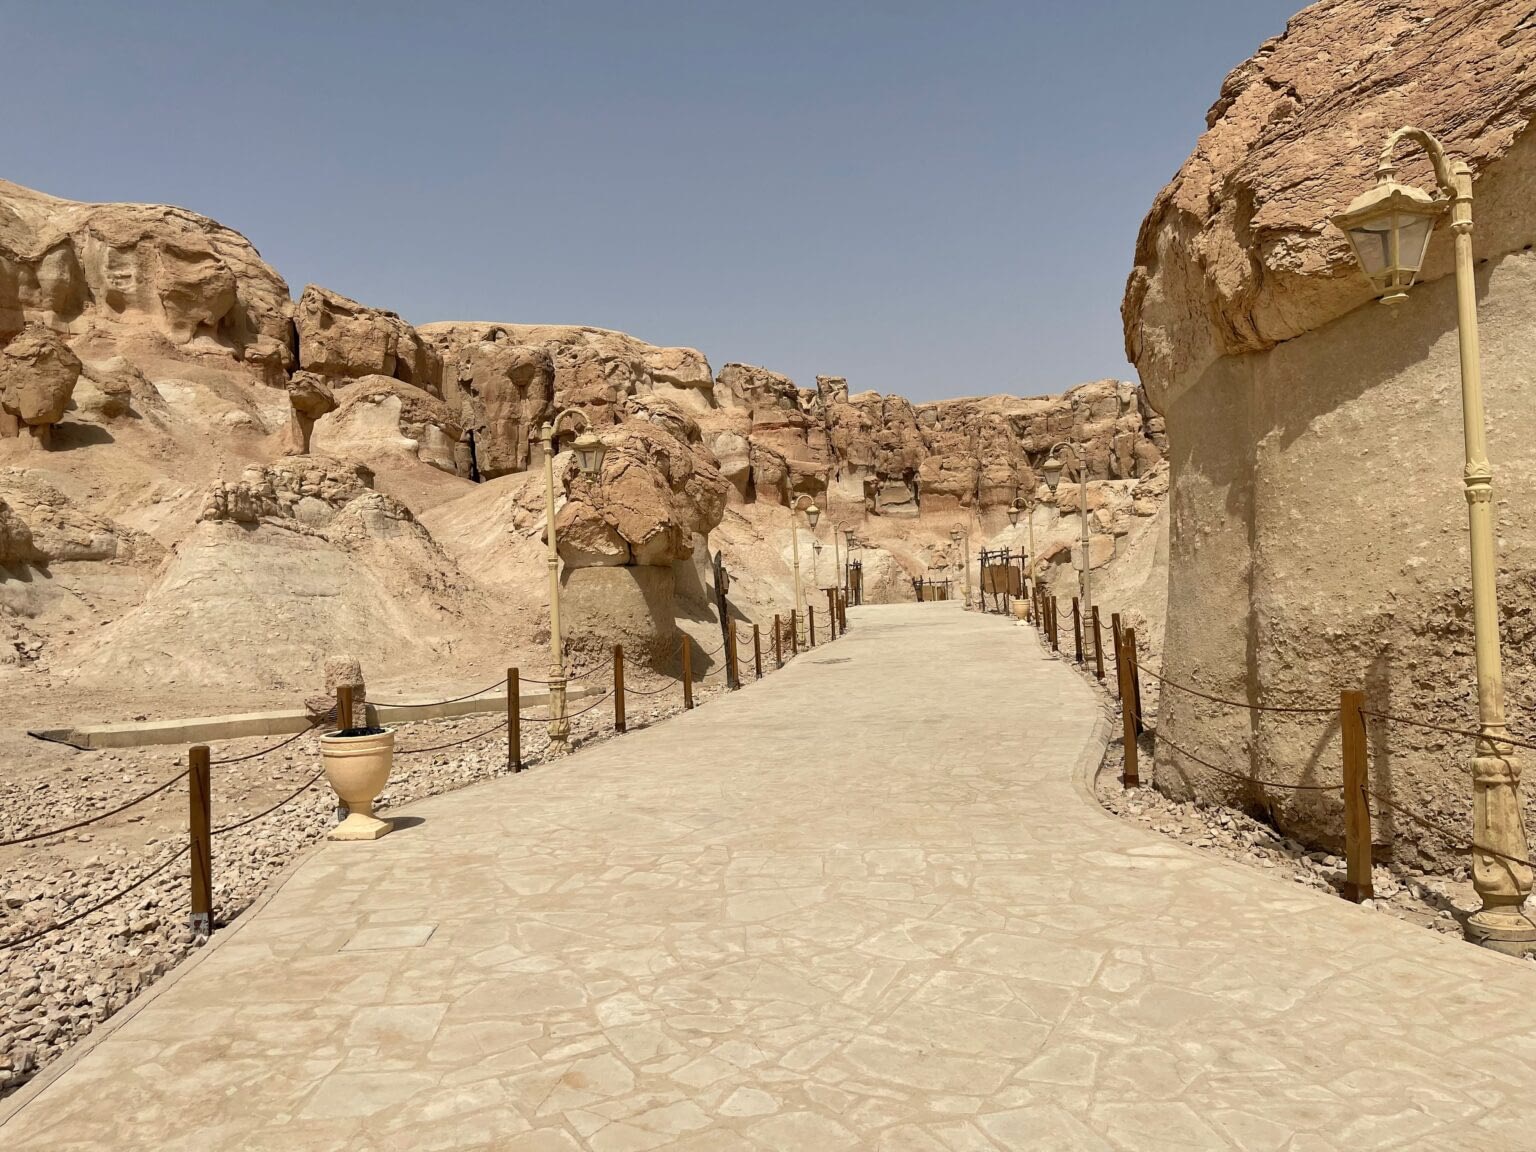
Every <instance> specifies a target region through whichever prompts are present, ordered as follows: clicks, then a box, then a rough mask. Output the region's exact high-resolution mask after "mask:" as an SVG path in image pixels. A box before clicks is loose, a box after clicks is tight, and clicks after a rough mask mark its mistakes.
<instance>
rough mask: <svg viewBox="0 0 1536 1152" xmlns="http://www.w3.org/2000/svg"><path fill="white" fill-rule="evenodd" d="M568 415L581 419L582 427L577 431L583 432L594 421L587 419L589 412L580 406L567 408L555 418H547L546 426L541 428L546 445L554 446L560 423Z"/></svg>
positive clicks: (548, 446)
mask: <svg viewBox="0 0 1536 1152" xmlns="http://www.w3.org/2000/svg"><path fill="white" fill-rule="evenodd" d="M567 416H569V417H571V418H573V419H576V420H580V421H581V427H579V428H577V429H575V430H576V431H577V432H581V431H584V430H586V429H588V428H591V427H592V421H590V420H588V419H587V414H586V413H585V412H583V411H582V410H581V409H580V408H567V409H565V410H564V411H563V412H561V413H560V414H559V415H558V416H556V417H555V418H554V419H553V420H546V421H545V422H544V427H543V428H541V429H540V430H539V435H540V436H541V437H542V438H543V440H544V447H546V448H553V447H554V443H555V436H556V434H557V433H558V432H559V431H560V423H561V421H563V420H564V419H565V418H566V417H567Z"/></svg>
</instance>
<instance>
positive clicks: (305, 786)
mask: <svg viewBox="0 0 1536 1152" xmlns="http://www.w3.org/2000/svg"><path fill="white" fill-rule="evenodd" d="M323 775H325V769H324V768H321V769H320V770H319V771H318V772H316V773H315V774H314V775H313V776H311V777H310V778H309V779H308V780H306V781H304V783H302V784H300V785H299V786H298V787H297V788H295V789H294V790H293V791H292V792H290V793H288V795H286V796H284V797H283V798H282V799H281V800H279V801H278V802H277V803H276V804H274V805H272V806H271V807H270V808H263V809H262V810H261V811H260V812H258V813H256V814H255V815H254V816H247V817H246V818H245V819H243V820H237V821H235V823H233V824H225V825H224V826H223V827H222V828H215V829H214V830H213V831H212V832H211V833H210V835H213V836H222V835H224V833H226V832H233V831H235V829H237V828H244V827H245V826H246V825H247V824H254V823H256V821H258V820H261V819H263V818H265V817H267V816H270V815H272V813H274V812H276V811H277V810H278V809H279V808H282V807H283V806H284V805H286V804H288V803H289V802H291V801H293V800H296V799H298V797H300V796H302V795H303V794H304V793H305V792H307V791H309V789H310V788H312V787H313V786H314V783H315V781H316V780H319V779H320V777H321V776H323Z"/></svg>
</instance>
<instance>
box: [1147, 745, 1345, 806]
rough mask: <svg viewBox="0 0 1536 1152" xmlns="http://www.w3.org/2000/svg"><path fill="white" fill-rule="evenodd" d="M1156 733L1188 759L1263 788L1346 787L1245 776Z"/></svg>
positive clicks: (1321, 789)
mask: <svg viewBox="0 0 1536 1152" xmlns="http://www.w3.org/2000/svg"><path fill="white" fill-rule="evenodd" d="M1155 735H1156V737H1157V742H1158V743H1159V744H1167V745H1168V747H1170V748H1172V749H1173V750H1174V751H1175V752H1177V753H1179V754H1180V755H1181V756H1185V757H1187V758H1188V759H1190V760H1193V761H1194V762H1195V763H1196V764H1199V765H1200V766H1201V767H1204V768H1209V769H1210V770H1211V771H1212V772H1219V773H1220V774H1221V775H1223V776H1230V777H1231V778H1232V779H1234V780H1243V781H1246V782H1247V783H1249V784H1257V785H1259V786H1260V787H1262V788H1284V789H1287V790H1289V791H1292V792H1337V791H1342V790H1343V788H1344V785H1343V784H1342V783H1339V784H1281V783H1280V782H1279V781H1276V780H1260V779H1259V778H1258V777H1256V776H1245V775H1244V774H1243V773H1241V772H1233V771H1230V770H1228V769H1226V768H1218V767H1217V766H1216V765H1215V764H1212V763H1211V762H1210V761H1209V760H1202V759H1201V758H1200V757H1199V756H1196V755H1195V754H1194V753H1193V752H1190V751H1189V750H1187V749H1185V748H1181V747H1179V746H1178V745H1177V744H1175V743H1174V742H1173V741H1172V740H1169V739H1168V737H1166V736H1164V735H1163V734H1162V733H1161V732H1157V733H1156V734H1155Z"/></svg>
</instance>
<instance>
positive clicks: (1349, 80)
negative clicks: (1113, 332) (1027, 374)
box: [1123, 0, 1536, 868]
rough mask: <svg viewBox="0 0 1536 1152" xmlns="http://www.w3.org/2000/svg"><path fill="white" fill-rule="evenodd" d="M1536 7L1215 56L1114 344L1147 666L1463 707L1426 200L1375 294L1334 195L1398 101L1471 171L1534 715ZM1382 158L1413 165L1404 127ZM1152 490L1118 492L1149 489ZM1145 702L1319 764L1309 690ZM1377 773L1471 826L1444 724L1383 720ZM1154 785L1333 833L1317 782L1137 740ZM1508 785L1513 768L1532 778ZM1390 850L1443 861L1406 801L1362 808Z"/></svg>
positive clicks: (1446, 290)
mask: <svg viewBox="0 0 1536 1152" xmlns="http://www.w3.org/2000/svg"><path fill="white" fill-rule="evenodd" d="M1533 56H1536V19H1533V15H1532V12H1531V5H1530V4H1529V3H1514V2H1498V0H1495V2H1490V3H1480V4H1465V3H1452V2H1449V0H1413V2H1408V0H1325V2H1323V3H1319V4H1314V5H1312V6H1311V7H1309V8H1307V9H1306V10H1304V11H1303V12H1301V13H1300V14H1299V15H1297V16H1296V17H1295V18H1293V19H1292V21H1291V22H1290V25H1289V27H1288V28H1287V30H1286V33H1285V35H1284V36H1282V37H1279V38H1277V39H1275V40H1272V41H1270V42H1268V43H1266V44H1264V45H1262V46H1261V47H1260V48H1259V50H1258V52H1257V54H1256V55H1255V56H1254V58H1253V59H1252V60H1250V61H1248V62H1247V63H1246V64H1244V65H1242V66H1240V67H1239V68H1237V69H1236V70H1235V71H1233V73H1232V74H1231V76H1229V77H1228V79H1227V81H1226V83H1225V84H1224V85H1223V87H1222V91H1221V94H1220V98H1219V100H1218V102H1217V103H1216V105H1215V106H1214V107H1213V108H1212V109H1211V113H1210V117H1209V129H1208V131H1207V132H1206V133H1205V134H1204V135H1203V136H1202V137H1201V139H1200V141H1199V143H1198V144H1197V146H1196V148H1195V151H1194V153H1193V154H1192V155H1191V156H1190V158H1189V160H1188V161H1187V162H1186V163H1185V165H1184V167H1183V168H1182V169H1181V170H1180V172H1179V174H1178V175H1177V176H1176V177H1175V178H1174V180H1173V182H1172V183H1171V184H1170V185H1169V186H1168V188H1166V189H1165V190H1164V191H1163V192H1162V193H1161V194H1160V195H1159V196H1158V197H1157V199H1156V201H1155V202H1154V204H1153V206H1152V210H1151V212H1150V214H1149V215H1148V217H1147V220H1146V222H1145V223H1144V225H1143V226H1142V230H1141V236H1140V239H1139V241H1138V244H1137V253H1136V268H1135V269H1134V271H1133V272H1132V273H1131V277H1130V281H1129V284H1128V286H1127V291H1126V296H1125V302H1124V308H1123V313H1124V319H1125V330H1126V346H1127V349H1128V352H1129V354H1130V356H1131V357H1132V359H1133V360H1134V361H1135V362H1136V365H1137V368H1138V369H1139V371H1140V373H1141V377H1142V381H1143V383H1144V384H1145V386H1146V388H1147V390H1148V394H1149V396H1150V398H1151V400H1152V402H1153V403H1154V405H1155V406H1156V407H1157V408H1158V410H1159V411H1161V412H1162V413H1163V414H1164V415H1165V416H1166V417H1167V421H1168V429H1169V439H1170V458H1171V464H1172V472H1171V490H1170V497H1169V498H1170V500H1171V508H1170V515H1171V521H1172V525H1173V534H1172V540H1171V546H1170V556H1169V564H1170V571H1169V587H1170V589H1171V598H1170V604H1169V617H1168V635H1167V646H1166V650H1165V658H1166V663H1165V666H1164V671H1165V672H1166V673H1167V674H1168V675H1169V676H1171V677H1172V678H1173V679H1175V680H1177V681H1180V682H1184V683H1190V684H1194V685H1199V686H1201V687H1203V688H1204V689H1206V690H1207V691H1209V692H1212V693H1214V694H1216V695H1220V696H1223V697H1226V698H1229V699H1237V700H1242V701H1248V702H1252V703H1265V704H1308V705H1318V706H1321V707H1323V708H1329V707H1332V706H1335V705H1336V704H1337V700H1338V696H1337V692H1338V691H1339V690H1341V689H1346V688H1348V689H1363V690H1365V691H1366V692H1367V695H1368V699H1369V700H1370V702H1371V705H1372V707H1373V708H1374V709H1376V710H1379V711H1383V712H1388V713H1395V714H1399V715H1402V714H1406V715H1408V716H1410V717H1413V718H1416V719H1420V720H1425V721H1429V722H1432V723H1439V724H1443V725H1445V726H1447V727H1457V728H1466V727H1469V726H1470V725H1472V724H1473V723H1474V722H1475V719H1476V711H1475V707H1474V699H1473V693H1472V688H1471V685H1472V683H1473V665H1472V658H1471V626H1470V619H1469V590H1468V583H1469V576H1468V562H1467V553H1466V510H1465V503H1464V500H1463V497H1462V494H1461V491H1460V489H1461V482H1460V476H1461V472H1462V433H1461V427H1462V415H1461V410H1460V396H1459V389H1458V377H1459V371H1458V350H1457V339H1456V310H1455V301H1454V291H1453V285H1452V282H1451V278H1450V276H1449V273H1450V271H1451V244H1450V237H1449V235H1448V229H1446V228H1444V227H1441V228H1438V229H1437V235H1436V237H1435V238H1434V239H1433V240H1432V241H1431V243H1430V248H1429V255H1428V259H1427V261H1426V263H1425V266H1424V270H1423V273H1422V276H1421V283H1420V284H1419V286H1418V287H1416V288H1415V289H1414V290H1413V292H1412V293H1411V295H1410V298H1409V299H1408V300H1407V301H1406V302H1405V303H1403V304H1400V305H1398V306H1396V307H1394V308H1385V307H1382V306H1380V305H1378V304H1375V303H1372V302H1371V290H1370V288H1369V286H1368V284H1367V281H1366V279H1365V277H1364V276H1363V275H1362V274H1361V273H1360V271H1359V270H1358V268H1357V267H1355V266H1354V264H1353V261H1352V259H1351V258H1350V256H1349V251H1348V246H1347V243H1346V241H1345V239H1344V238H1343V237H1342V236H1341V235H1340V234H1339V233H1338V231H1337V230H1336V229H1335V228H1334V227H1333V226H1332V225H1331V224H1330V223H1329V218H1330V216H1331V215H1332V214H1334V213H1336V212H1338V211H1341V210H1342V209H1343V208H1344V207H1345V206H1346V205H1347V204H1348V202H1349V201H1350V200H1351V199H1352V198H1353V197H1354V196H1355V195H1357V194H1358V193H1359V192H1361V191H1363V190H1365V189H1366V188H1369V187H1370V186H1371V185H1372V184H1373V183H1374V181H1373V178H1372V172H1373V170H1374V167H1375V164H1376V159H1377V154H1378V152H1379V150H1380V148H1381V145H1382V143H1383V142H1384V140H1385V139H1386V137H1387V135H1388V133H1390V132H1391V131H1392V130H1393V129H1395V128H1397V127H1399V126H1400V125H1403V124H1416V125H1418V126H1419V127H1422V128H1424V129H1427V130H1428V131H1430V132H1432V133H1434V134H1435V135H1437V136H1438V137H1439V138H1440V139H1441V140H1442V141H1443V142H1444V144H1445V146H1446V147H1447V149H1448V150H1449V151H1450V152H1451V153H1452V154H1453V156H1454V157H1455V158H1459V159H1464V160H1466V161H1467V162H1468V163H1469V164H1470V165H1471V166H1472V169H1473V172H1474V174H1475V202H1474V206H1473V215H1474V220H1475V222H1476V230H1475V231H1474V233H1473V244H1474V248H1475V251H1476V255H1477V259H1478V270H1477V286H1478V295H1479V303H1480V309H1481V319H1482V353H1483V366H1484V379H1485V385H1486V394H1487V405H1488V428H1489V445H1490V452H1491V454H1492V459H1493V466H1494V471H1495V473H1496V477H1497V478H1496V484H1497V485H1498V491H1497V496H1496V499H1497V501H1498V503H1497V517H1498V521H1499V533H1500V542H1499V544H1500V551H1499V564H1500V568H1501V577H1500V583H1501V602H1502V606H1503V630H1504V641H1505V654H1506V677H1505V683H1506V690H1507V695H1508V704H1509V711H1510V716H1511V721H1512V725H1513V727H1514V729H1515V730H1516V732H1518V733H1521V734H1523V735H1529V734H1530V732H1531V728H1532V724H1533V723H1536V666H1533V665H1532V662H1531V658H1530V653H1531V651H1532V649H1531V640H1532V634H1531V628H1530V623H1529V622H1530V620H1531V619H1532V612H1531V608H1532V607H1533V605H1536V516H1533V513H1532V509H1533V508H1536V479H1533V478H1536V417H1533V412H1536V408H1533V406H1532V403H1531V385H1532V378H1531V374H1530V368H1529V365H1530V363H1531V361H1532V359H1533V353H1536V338H1533V332H1536V327H1533V325H1532V319H1531V318H1532V316H1533V314H1536V256H1533V254H1532V252H1531V246H1532V243H1533V242H1536V208H1533V201H1532V199H1531V196H1530V188H1531V187H1532V184H1533V181H1536V138H1533V136H1532V134H1531V133H1530V132H1529V131H1527V127H1528V124H1529V122H1530V118H1531V115H1532V113H1533V111H1536V73H1533V72H1532V70H1531V68H1530V61H1531V60H1532V58H1533ZM1399 159H1400V161H1401V163H1402V168H1401V171H1400V173H1399V178H1400V179H1403V180H1406V181H1409V182H1413V183H1417V184H1419V185H1421V186H1425V185H1426V184H1427V183H1428V181H1429V174H1428V169H1427V164H1426V162H1425V160H1424V158H1423V156H1422V155H1420V154H1418V153H1416V152H1415V151H1414V150H1413V149H1411V148H1404V149H1403V150H1402V151H1401V153H1400V155H1399ZM1156 498H1157V497H1156V495H1155V493H1148V494H1147V496H1145V497H1142V498H1141V499H1142V500H1144V501H1146V502H1149V503H1150V502H1152V501H1155V500H1156ZM1158 729H1159V731H1160V732H1161V733H1163V734H1165V735H1166V736H1167V737H1168V738H1169V740H1171V741H1173V742H1176V743H1178V744H1179V745H1181V746H1182V747H1184V748H1187V749H1190V750H1191V751H1192V752H1194V753H1195V754H1197V755H1200V756H1203V757H1205V758H1207V759H1212V760H1213V762H1218V763H1223V764H1224V766H1226V767H1228V768H1229V769H1230V770H1238V771H1242V772H1246V773H1248V774H1250V775H1251V776H1254V777H1256V778H1258V779H1262V780H1274V781H1278V782H1281V783H1289V784H1297V783H1305V784H1323V783H1327V782H1329V781H1333V780H1337V779H1338V773H1339V750H1338V736H1337V731H1336V729H1335V728H1331V727H1330V726H1329V724H1328V721H1327V718H1326V717H1314V718H1310V719H1308V718H1303V717H1301V716H1299V715H1297V714H1285V713H1267V712H1259V713H1249V712H1247V711H1245V710H1243V709H1231V708H1224V707H1221V706H1218V705H1214V704H1211V703H1209V702H1207V701H1202V700H1199V699H1197V698H1194V697H1191V696H1188V695H1185V694H1182V693H1179V692H1176V691H1173V690H1165V691H1163V693H1162V694H1161V699H1160V702H1159V717H1158ZM1371 739H1372V748H1371V764H1372V768H1371V772H1372V781H1373V786H1374V787H1376V788H1377V789H1379V790H1382V791H1383V792H1386V793H1388V794H1390V795H1391V797H1392V798H1393V799H1394V801H1395V802H1397V803H1401V804H1403V805H1405V806H1407V807H1409V808H1410V809H1412V810H1413V811H1415V812H1416V813H1419V814H1421V815H1422V816H1424V817H1426V818H1428V819H1432V820H1438V821H1440V822H1442V823H1445V824H1448V825H1450V826H1452V827H1456V828H1470V823H1469V819H1468V814H1467V813H1468V807H1469V804H1470V788H1469V786H1468V782H1467V772H1468V759H1469V757H1470V755H1471V749H1470V745H1469V743H1468V742H1467V741H1465V740H1459V739H1451V740H1446V739H1445V738H1443V737H1442V736H1439V735H1436V734H1433V733H1426V732H1422V731H1415V730H1412V729H1409V728H1405V727H1402V726H1396V725H1390V724H1385V723H1380V722H1378V723H1377V724H1373V727H1372V734H1371ZM1156 782H1157V785H1158V787H1159V788H1162V789H1164V790H1166V791H1169V792H1170V793H1173V794H1175V795H1180V796H1187V795H1191V794H1194V795H1197V796H1199V797H1201V798H1203V799H1206V800H1220V801H1225V802H1228V803H1232V804H1238V805H1241V806H1243V807H1246V808H1248V809H1250V810H1252V811H1255V812H1260V813H1264V814H1266V815H1267V816H1269V817H1271V818H1273V819H1275V820H1277V821H1278V822H1279V823H1280V825H1281V827H1283V828H1286V829H1288V830H1292V831H1294V832H1296V833H1297V834H1298V835H1299V836H1302V837H1305V838H1308V839H1311V840H1314V841H1323V842H1325V843H1328V844H1334V843H1337V842H1338V841H1339V838H1340V836H1341V835H1342V825H1341V809H1340V805H1339V803H1338V799H1337V795H1336V794H1332V793H1328V792H1326V791H1312V792H1298V791H1293V790H1288V789H1265V788H1262V787H1259V786H1256V785H1244V784H1241V783H1238V782H1235V781H1233V780H1232V779H1230V778H1229V777H1224V776H1220V775H1218V774H1217V773H1213V772H1209V771H1207V770H1204V769H1202V768H1200V767H1199V766H1198V765H1196V764H1194V763H1193V762H1191V761H1188V760H1186V759H1184V758H1183V757H1181V756H1178V755H1176V754H1174V753H1172V752H1171V751H1166V750H1165V751H1160V752H1159V755H1158V761H1157V766H1156ZM1530 791H1531V790H1530V789H1529V788H1527V789H1526V792H1527V794H1528V795H1529V793H1530ZM1377 832H1378V835H1379V836H1380V837H1381V838H1382V841H1383V843H1382V845H1381V847H1380V851H1381V852H1383V853H1390V854H1391V855H1393V856H1394V857H1396V859H1397V860H1399V861H1400V862H1402V863H1405V864H1417V865H1420V866H1443V867H1448V868H1455V867H1459V866H1460V865H1459V864H1458V862H1457V859H1456V857H1455V856H1454V855H1452V854H1451V853H1450V852H1449V850H1448V845H1447V844H1445V843H1444V842H1443V841H1441V840H1440V839H1438V838H1437V837H1434V836H1432V835H1427V834H1426V833H1425V832H1424V831H1423V830H1422V829H1421V828H1419V827H1417V826H1416V825H1414V824H1413V823H1412V822H1411V821H1409V820H1408V819H1406V818H1397V817H1389V818H1386V819H1384V820H1382V821H1380V822H1379V823H1378V825H1377Z"/></svg>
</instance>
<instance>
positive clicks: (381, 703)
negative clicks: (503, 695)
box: [368, 676, 507, 708]
mask: <svg viewBox="0 0 1536 1152" xmlns="http://www.w3.org/2000/svg"><path fill="white" fill-rule="evenodd" d="M506 682H507V678H506V677H505V676H503V677H502V678H501V679H500V680H498V681H496V683H494V684H490V685H488V686H486V687H484V688H482V689H480V690H479V691H478V692H469V693H466V694H465V695H463V696H455V697H454V698H453V699H452V700H430V701H428V702H427V703H425V704H405V703H402V702H400V701H396V700H369V701H368V703H369V704H372V705H373V706H374V707H375V708H440V707H441V706H442V705H444V704H458V703H460V702H462V701H464V700H473V699H474V698H475V697H476V696H484V695H485V694H486V693H487V692H494V691H496V689H498V688H500V687H501V686H502V685H503V684H505V683H506Z"/></svg>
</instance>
